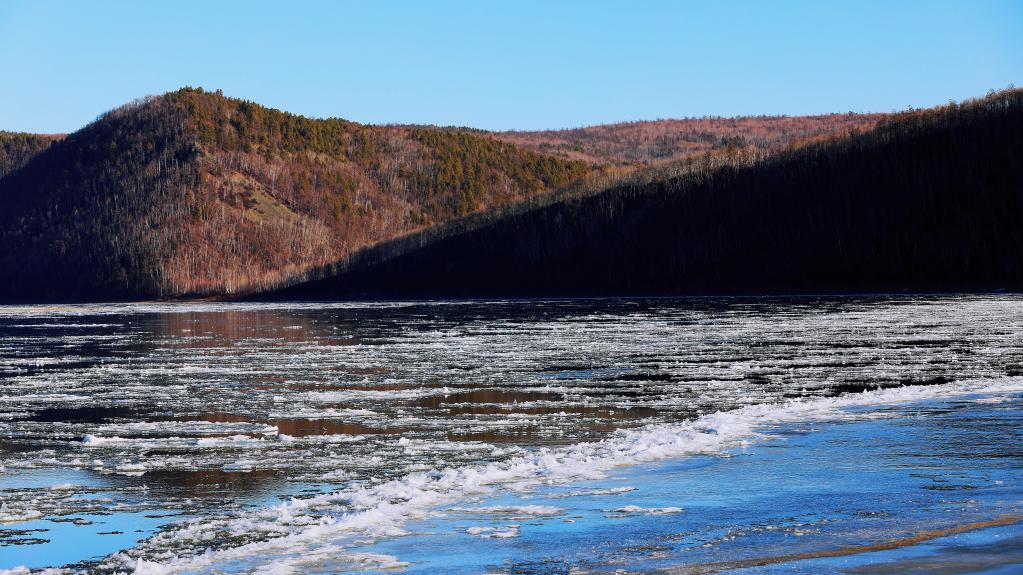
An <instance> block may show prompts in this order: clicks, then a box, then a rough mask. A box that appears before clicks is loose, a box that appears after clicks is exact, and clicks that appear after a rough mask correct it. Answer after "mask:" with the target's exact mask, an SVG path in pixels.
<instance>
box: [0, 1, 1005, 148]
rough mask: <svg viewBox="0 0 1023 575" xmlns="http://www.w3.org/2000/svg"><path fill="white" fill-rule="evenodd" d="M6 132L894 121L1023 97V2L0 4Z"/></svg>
mask: <svg viewBox="0 0 1023 575" xmlns="http://www.w3.org/2000/svg"><path fill="white" fill-rule="evenodd" d="M0 78H2V84H0V129H7V130H20V131H33V132H67V131H72V130H75V129H77V128H79V127H81V126H82V125H84V124H86V123H87V122H89V121H91V120H92V119H94V118H95V116H96V115H98V114H99V113H101V112H103V111H105V110H108V109H110V108H113V107H115V106H118V105H120V104H122V103H124V102H126V101H129V100H131V99H134V98H136V97H139V96H143V95H146V94H157V93H162V92H165V91H168V90H172V89H176V88H179V87H181V86H185V85H191V86H203V87H204V88H207V89H217V88H220V89H223V90H224V92H225V93H226V94H228V95H231V96H238V97H242V98H246V99H249V100H254V101H256V102H259V103H262V104H266V105H270V106H273V107H277V108H282V109H286V110H288V111H292V112H297V113H301V114H305V115H308V116H319V117H324V116H338V117H343V118H348V119H351V120H355V121H360V122H370V123H389V122H401V123H405V122H408V123H431V124H446V125H463V126H474V127H480V128H490V129H510V128H516V129H534V128H558V127H573V126H580V125H586V124H595V123H605V122H613V121H621V120H632V119H653V118H666V117H682V116H701V115H723V116H730V115H742V114H760V113H766V114H809V113H823V112H830V111H843V112H844V111H849V110H853V111H890V110H893V109H903V108H905V107H907V106H910V105H912V106H915V107H923V106H930V105H934V104H939V103H944V102H947V101H948V100H949V99H956V100H959V99H963V98H967V97H971V96H978V95H983V94H984V93H985V92H986V91H987V90H989V89H992V88H995V89H1000V88H1004V87H1006V86H1008V85H1009V84H1010V83H1015V84H1019V85H1023V1H1019V0H1008V1H994V0H992V1H985V0H964V1H942V0H928V1H911V0H887V1H880V2H878V1H864V0H856V1H842V0H816V1H806V2H796V1H767V0H764V1H736V2H728V1H725V0H716V1H707V2H684V1H682V0H675V1H670V0H669V1H664V2H655V1H649V2H642V1H624V0H623V1H622V2H599V1H595V0H594V1H563V2H558V1H555V0H538V1H528V0H507V1H502V2H497V1H495V0H489V1H488V0H478V1H476V2H469V1H443V0H422V1H409V2H386V1H377V0H361V1H359V2H342V1H325V2H301V1H290V2H285V1H283V0H282V1H279V2H259V1H255V0H245V1H236V2H230V1H214V0H204V1H201V2H193V1H190V0H173V1H164V2H155V1H153V2H150V1H131V2H128V1H113V0H96V1H85V0H81V1H49V0H25V1H22V0H0Z"/></svg>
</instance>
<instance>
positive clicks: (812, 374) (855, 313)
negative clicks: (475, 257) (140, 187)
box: [0, 295, 1023, 574]
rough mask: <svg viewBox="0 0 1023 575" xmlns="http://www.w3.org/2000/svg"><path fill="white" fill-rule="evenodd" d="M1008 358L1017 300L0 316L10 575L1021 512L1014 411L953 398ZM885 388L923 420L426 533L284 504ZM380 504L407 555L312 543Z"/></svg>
mask: <svg viewBox="0 0 1023 575" xmlns="http://www.w3.org/2000/svg"><path fill="white" fill-rule="evenodd" d="M1021 333H1023V298H1020V297H1018V296H1013V295H999V296H941V297H939V296H934V297H916V296H913V297H882V296H878V297H858V298H843V297H835V298H776V299H758V298H720V299H713V298H696V299H681V300H672V299H643V300H635V301H627V300H581V301H497V302H407V303H378V304H289V303H280V304H160V305H152V304H138V305H136V304H131V305H122V304H115V305H89V306H64V307H46V306H29V307H3V306H0V505H3V507H2V508H0V569H3V568H10V567H15V566H19V565H23V566H28V567H32V568H42V567H60V566H69V569H71V571H74V570H75V569H83V570H85V571H87V572H95V573H112V572H125V571H128V572H130V571H132V570H133V569H134V567H135V565H136V564H139V565H143V568H142V569H140V570H139V572H141V573H145V572H149V571H147V570H156V569H157V567H156V566H155V565H157V564H159V566H160V567H159V569H165V570H166V572H171V573H227V572H257V571H260V570H277V571H279V572H289V570H291V571H292V572H308V573H337V572H376V571H381V570H385V571H395V570H397V571H404V572H408V573H438V572H440V573H485V572H486V573H509V574H510V573H569V572H573V571H574V572H580V571H584V572H592V573H604V572H608V573H610V572H615V571H616V570H618V569H624V570H626V571H629V572H647V571H651V570H654V571H656V570H660V569H667V570H669V572H671V570H675V571H678V572H687V571H686V569H689V571H688V572H701V571H700V570H701V569H702V570H703V572H706V571H707V570H708V569H709V568H707V567H702V566H705V565H706V564H710V563H714V564H719V568H720V566H721V564H723V563H724V564H727V563H728V562H736V561H745V560H750V559H757V558H772V557H780V556H784V555H792V554H802V553H816V552H821V551H828V550H833V549H837V548H841V547H844V546H850V545H869V544H875V543H879V542H883V541H886V540H891V539H894V538H903V537H912V536H914V535H916V534H919V533H922V532H926V531H929V530H933V529H945V528H954V527H956V526H959V525H965V524H968V523H972V522H981V521H988V520H991V519H993V518H996V517H1000V516H1004V515H1007V514H1021V515H1023V509H1020V507H1021V506H1023V503H1021V502H1023V494H1021V491H1020V490H1021V486H1023V482H1021V479H1023V478H1021V475H1020V468H1021V466H1023V451H1021V450H1023V448H1021V446H1023V441H1021V440H1023V435H1021V429H1023V426H1021V418H1020V413H1021V411H1020V408H1021V406H1023V405H1021V400H1020V398H1019V396H1018V393H1017V391H1008V392H999V393H992V394H991V395H989V396H984V397H944V396H943V394H944V393H946V391H948V392H949V393H951V392H953V391H955V389H956V386H957V385H959V384H960V383H964V382H965V383H968V382H993V383H994V384H998V383H999V382H1005V381H1017V380H1019V377H1020V376H1021V375H1023V338H1020V337H1019V334H1021ZM965 383H964V384H965ZM900 386H909V388H910V389H920V390H934V393H933V394H932V395H931V396H928V397H927V398H926V399H925V400H924V401H917V402H904V401H899V402H895V403H893V404H891V405H887V406H870V405H864V406H860V407H856V406H850V407H847V408H845V413H846V414H853V415H855V417H852V418H845V419H841V420H835V419H834V418H831V419H822V420H810V419H807V420H805V421H800V420H798V419H797V420H796V421H788V422H787V423H784V424H776V425H772V426H771V427H769V428H765V429H761V430H760V431H761V432H762V433H764V434H765V436H764V437H760V438H753V437H750V438H747V439H748V440H749V441H748V443H747V444H746V445H744V446H736V445H733V444H728V446H727V448H726V449H725V452H724V453H719V452H713V453H710V454H704V455H697V456H686V457H673V458H669V459H667V460H663V461H659V462H655V463H641V464H634V465H623V466H620V467H616V468H613V469H612V470H611V471H610V472H609V473H607V475H606V477H604V478H602V479H599V480H590V481H580V480H578V479H572V480H571V481H567V482H566V481H563V480H561V479H556V480H552V481H551V484H549V485H548V484H546V483H545V480H546V478H545V477H543V476H539V477H534V478H531V479H532V480H534V483H533V484H531V485H530V486H528V488H522V486H516V489H518V491H515V490H511V489H509V488H508V487H509V486H500V485H496V486H491V487H492V488H493V490H492V492H491V493H490V494H488V495H487V496H486V497H483V498H480V496H478V495H471V494H467V495H464V496H463V495H460V494H458V493H455V494H454V495H451V494H447V495H446V497H447V498H448V499H450V498H452V497H453V498H454V500H453V501H448V500H447V499H445V502H444V503H442V504H440V505H439V506H438V507H437V508H431V509H428V510H423V509H418V508H416V509H412V508H409V509H407V510H406V509H404V508H403V507H402V505H403V504H404V502H403V500H402V496H401V495H400V494H398V495H395V496H394V500H393V501H385V500H376V501H375V502H371V503H366V504H365V505H364V506H363V507H359V506H358V505H356V504H355V503H353V502H352V501H349V500H347V499H346V498H345V496H339V497H338V498H337V499H336V500H329V501H326V502H323V503H319V504H317V505H315V506H312V507H310V508H308V509H306V508H304V507H302V505H295V506H293V507H281V504H282V503H285V502H288V501H291V500H292V498H298V499H299V500H300V502H301V501H306V500H308V498H310V497H313V496H315V495H317V494H322V493H331V492H336V493H340V494H348V493H353V492H354V491H353V490H357V489H359V488H360V486H363V487H366V486H368V487H372V486H377V485H387V484H388V483H389V482H398V483H399V484H400V482H402V481H403V480H404V479H405V478H408V477H410V474H416V473H423V472H428V471H430V470H443V469H466V468H472V467H473V466H484V465H489V464H501V463H504V462H509V461H516V460H517V458H523V457H528V456H530V455H531V454H535V453H537V452H538V450H542V449H561V448H568V447H571V446H574V445H575V446H577V445H582V444H586V443H589V442H599V441H601V440H606V439H607V438H609V437H614V436H615V435H614V434H615V433H616V430H623V429H624V430H628V429H633V430H635V429H646V428H648V426H649V428H650V429H663V428H665V426H672V425H677V424H679V423H680V422H686V421H690V420H693V419H696V418H700V417H701V416H705V415H706V414H708V413H713V412H715V411H723V412H732V411H734V410H739V409H742V408H744V407H747V406H756V405H767V406H775V405H780V404H783V403H784V402H786V401H789V400H793V399H796V400H800V401H817V400H827V398H833V397H847V396H849V394H857V393H859V392H861V391H863V390H865V389H866V390H871V389H877V388H884V389H897V388H899V387H900ZM996 387H997V385H996ZM1017 387H1018V386H1017ZM953 395H954V394H953ZM637 449H639V448H637ZM622 459H623V462H624V463H629V462H630V461H629V459H630V458H629V457H623V458H622ZM634 459H635V462H639V461H645V460H646V458H645V456H644V454H643V453H637V454H636V457H635V458H634ZM635 462H633V463H635ZM520 479H523V478H520ZM526 479H529V478H526ZM626 488H628V490H626ZM616 489H617V490H618V491H616V492H611V493H607V494H603V495H587V494H586V493H588V492H589V491H592V490H603V491H605V492H607V491H608V490H616ZM588 490H589V491H588ZM569 494H572V496H567V495H569ZM390 504H393V505H394V506H395V509H392V511H393V512H394V515H392V516H390V517H389V518H387V521H389V522H391V523H393V525H391V524H390V523H389V524H388V525H390V527H393V528H395V529H405V530H406V531H408V532H410V534H407V535H404V536H394V535H393V534H391V535H386V534H384V535H382V534H381V533H379V532H377V531H374V529H373V528H374V527H380V525H364V526H363V527H362V528H357V529H351V530H347V531H346V530H340V529H335V530H329V529H328V530H326V531H325V532H324V533H323V534H317V533H318V532H317V530H316V528H317V525H320V524H321V523H323V524H325V525H328V526H329V525H332V524H333V523H335V522H343V521H344V520H345V519H346V518H348V517H351V516H352V514H353V513H356V514H357V513H361V512H365V511H367V510H368V511H373V510H374V509H376V507H374V506H377V507H386V506H387V505H390ZM536 506H541V507H536ZM518 507H525V508H526V510H525V511H523V510H515V509H513V508H518ZM495 508H498V509H495ZM500 508H505V509H500ZM674 508H680V510H678V511H677V512H676V510H675V509H674ZM481 509H483V510H481ZM530 509H531V510H530ZM538 509H539V511H538ZM651 510H659V511H656V512H655V511H651ZM406 512H407V513H406ZM403 513H405V515H402V514H403ZM382 521H383V520H382ZM190 522H191V523H190ZM239 526H241V527H239ZM285 536H287V537H291V538H293V539H294V541H293V542H292V543H289V544H288V545H283V546H282V545H279V542H280V541H281V540H282V538H285ZM289 541H290V540H289ZM1020 542H1023V533H1021V530H1020V528H1019V526H1018V525H1009V526H1002V527H994V528H989V529H984V530H979V531H973V532H969V533H961V534H957V535H952V536H949V537H943V538H940V539H935V540H929V541H924V542H921V543H918V544H915V545H912V546H908V547H904V548H900V549H897V550H891V551H882V552H874V553H864V554H857V555H851V556H845V557H836V558H820V559H805V560H801V561H796V562H791V561H790V562H786V563H778V564H773V563H772V564H770V565H765V566H761V567H756V568H746V569H745V572H752V573H791V572H804V573H862V574H869V573H878V574H884V573H899V572H939V573H988V572H990V573H1002V572H1006V573H1010V572H1023V567H1021V565H1023V558H1020V557H1019V556H1018V553H1017V552H1018V548H1019V547H1020V545H1018V544H1017V543H1020ZM207 550H209V555H208V557H209V560H208V561H207V560H206V559H204V558H205V557H207V555H206V553H207ZM139 560H142V561H143V563H137V561H139ZM145 562H151V564H152V566H151V567H146V566H145V565H149V563H145ZM75 566H77V567H75ZM733 566H734V564H733ZM914 570H915V571H914Z"/></svg>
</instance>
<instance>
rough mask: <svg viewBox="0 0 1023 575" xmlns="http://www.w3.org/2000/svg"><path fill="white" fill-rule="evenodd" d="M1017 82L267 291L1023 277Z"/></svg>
mask: <svg viewBox="0 0 1023 575" xmlns="http://www.w3.org/2000/svg"><path fill="white" fill-rule="evenodd" d="M1021 160H1023V91H1021V90H1008V91H1004V92H1000V93H995V94H992V95H989V96H988V97H986V98H983V99H980V100H974V101H968V102H964V103H962V104H949V105H947V106H942V107H938V108H934V109H929V110H918V111H910V112H905V113H902V114H898V115H894V116H890V117H886V118H882V119H881V120H880V121H879V122H878V123H877V125H876V126H875V127H873V128H872V129H870V130H868V131H863V132H859V133H853V134H850V135H847V136H845V137H828V138H818V139H817V140H814V141H810V142H807V143H805V144H803V145H800V146H794V147H790V148H787V149H785V150H783V151H780V152H776V153H756V152H755V151H748V152H747V153H743V154H731V153H729V154H719V155H712V156H707V157H704V158H703V159H701V160H699V161H696V160H694V159H692V158H691V159H689V160H688V161H685V162H677V163H674V164H671V165H667V166H662V167H660V168H659V169H652V170H646V171H643V172H639V173H636V174H634V175H632V176H629V177H625V178H619V179H617V180H615V179H611V180H609V181H608V183H607V184H606V185H604V186H603V187H595V188H589V189H584V190H582V191H580V192H579V193H575V194H568V195H564V196H561V197H556V198H550V199H548V201H545V202H539V203H534V204H532V205H527V206H521V205H520V206H519V207H517V208H515V209H507V210H495V211H493V212H491V213H488V214H481V215H477V216H474V217H470V218H463V219H460V220H456V221H453V222H451V223H449V224H447V225H444V226H440V227H438V228H434V229H431V230H427V231H425V232H422V233H418V234H413V235H412V236H409V237H406V238H401V239H398V240H395V241H392V242H386V243H384V244H381V245H379V246H376V247H374V248H372V249H370V250H366V251H364V252H363V253H362V254H360V257H359V258H357V259H354V260H353V261H352V262H351V263H350V264H349V265H347V266H345V267H343V268H341V269H338V270H336V271H337V273H336V275H335V276H334V277H332V278H328V279H324V280H321V281H317V282H310V283H307V284H304V285H298V286H294V287H293V288H291V289H288V290H284V291H282V292H280V293H278V294H275V297H285V298H296V297H317V298H323V297H353V296H354V297H366V296H368V297H409V296H424V295H425V296H443V297H451V296H540V295H544V296H548V295H550V296H579V295H636V294H697V293H821V292H864V291H867V292H869V291H893V290H894V291H898V290H914V291H955V290H990V289H1000V288H1008V289H1020V288H1021V287H1023V227H1020V226H1019V220H1020V218H1021V217H1023V161H1021Z"/></svg>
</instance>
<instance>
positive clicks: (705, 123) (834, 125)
mask: <svg viewBox="0 0 1023 575" xmlns="http://www.w3.org/2000/svg"><path fill="white" fill-rule="evenodd" d="M883 117H884V115H883V114H853V113H848V114H827V115H823V116H747V117H738V118H718V117H707V118H685V119H678V120H654V121H646V122H625V123H620V124H606V125H601V126H589V127H585V128H575V129H571V130H545V131H536V132H495V133H493V137H495V138H497V139H499V140H502V141H504V142H508V143H509V144H515V145H516V146H521V147H524V148H528V149H531V150H534V151H537V152H541V153H544V154H551V155H554V156H558V157H561V158H566V159H572V160H583V161H587V162H591V163H598V164H613V165H628V164H636V163H640V164H653V163H658V162H667V161H672V160H679V159H683V158H688V157H692V156H695V155H697V154H704V153H714V152H719V151H727V150H729V149H732V150H735V149H755V150H757V151H761V152H768V153H770V152H777V151H780V150H783V149H785V148H787V147H789V146H793V145H796V144H799V143H800V142H802V141H805V140H811V139H816V138H819V137H821V136H828V135H842V136H847V135H850V134H855V133H858V132H862V131H865V130H869V129H870V128H872V127H874V125H875V124H876V123H877V122H878V121H879V120H880V119H881V118H883Z"/></svg>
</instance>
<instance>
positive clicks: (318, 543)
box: [103, 377, 1023, 573]
mask: <svg viewBox="0 0 1023 575" xmlns="http://www.w3.org/2000/svg"><path fill="white" fill-rule="evenodd" d="M1020 392H1023V378H1020V377H1011V378H1003V379H998V380H986V381H973V382H960V383H949V384H941V385H933V386H911V387H901V388H894V389H884V390H875V391H867V392H863V393H857V394H847V395H843V396H839V397H834V398H817V399H800V400H792V401H788V402H785V403H776V404H760V405H750V406H746V407H742V408H739V409H736V410H733V411H728V412H717V413H712V414H708V415H704V416H702V417H699V418H696V419H693V420H689V421H685V422H681V423H673V424H652V425H647V426H645V427H641V428H636V429H630V430H619V431H617V432H615V433H614V434H612V435H611V436H609V437H607V438H606V439H603V440H601V441H595V442H588V443H579V444H575V445H571V446H567V447H561V448H542V449H537V450H535V451H532V452H529V453H528V454H526V455H521V456H517V457H513V458H510V459H508V460H505V461H500V462H493V463H487V464H480V465H470V466H465V467H458V468H445V469H440V470H430V471H424V472H416V473H412V474H409V475H407V476H405V477H403V478H400V479H395V480H391V481H386V482H381V483H372V482H371V483H367V484H358V485H355V486H353V487H351V488H347V489H344V490H341V491H338V492H334V493H330V494H323V495H317V496H313V497H310V498H306V499H292V500H291V501H289V502H286V503H282V504H279V505H275V506H272V507H268V508H264V509H261V510H258V511H253V512H245V513H240V514H239V515H237V516H234V517H230V518H224V519H216V518H203V519H200V520H192V521H186V522H182V523H180V524H177V525H176V526H174V527H173V528H171V529H168V530H166V531H163V532H161V533H159V534H157V535H155V536H153V537H152V538H150V539H149V540H147V541H144V542H143V543H142V544H141V545H140V546H139V547H137V548H135V549H131V550H128V551H126V552H121V553H118V554H115V555H113V556H111V557H109V558H108V559H107V560H106V561H105V562H104V565H103V566H104V567H107V568H112V569H125V570H134V571H135V572H136V573H186V572H189V573H191V572H204V571H209V570H212V569H217V568H218V565H223V564H225V563H229V562H230V563H232V565H237V564H238V563H236V562H240V563H242V564H244V565H246V567H244V569H246V570H252V569H258V570H259V571H260V572H264V570H265V572H285V571H280V570H278V569H279V568H280V569H285V570H286V569H287V565H291V564H292V563H293V562H294V561H295V560H296V559H295V558H296V556H301V557H303V558H306V559H308V558H309V557H314V556H316V555H317V554H318V553H320V552H321V551H322V550H323V549H327V548H330V549H335V550H336V549H338V546H340V547H341V548H346V547H347V546H351V545H354V544H355V543H356V538H357V537H364V536H367V535H368V536H370V537H390V536H400V535H405V534H407V531H406V529H405V525H406V524H407V523H408V522H409V521H413V520H417V519H424V518H427V517H430V516H431V515H435V514H438V513H441V512H442V510H443V508H444V507H445V506H450V505H454V504H457V503H458V502H460V501H464V500H465V499H467V498H469V497H473V496H482V495H491V494H494V493H495V492H497V491H498V490H501V489H512V490H528V489H531V488H534V487H538V486H541V485H550V484H567V483H571V482H575V481H582V480H590V479H599V478H602V477H605V476H606V474H607V473H608V472H609V471H610V470H612V469H613V468H615V467H617V466H622V465H635V464H640V463H646V462H653V461H659V460H664V459H669V458H677V457H683V456H689V455H698V454H723V453H725V452H727V451H728V450H730V449H734V448H736V447H739V446H742V445H744V444H747V443H748V442H750V441H752V440H755V439H756V438H757V437H759V436H762V435H763V434H765V433H768V432H769V428H770V427H771V426H774V425H781V424H787V423H794V422H811V421H834V420H853V419H857V418H863V417H881V416H893V415H896V414H897V412H894V411H888V412H881V411H880V410H876V409H875V410H872V409H871V408H875V407H883V406H890V405H897V404H903V403H908V402H917V401H925V400H934V399H946V398H955V397H959V398H965V397H966V396H990V395H997V394H1015V393H1020ZM622 509H623V510H624V509H627V508H626V507H623V508H622ZM638 509H639V508H637V510H638ZM642 512H657V513H669V512H671V513H674V512H677V510H675V509H669V508H659V509H643V510H642ZM483 533H484V532H482V531H481V532H480V533H479V534H480V535H482V534H483ZM494 533H496V532H494ZM491 536H495V535H491ZM229 537H244V538H247V540H248V541H251V542H250V543H245V544H241V545H238V546H235V547H220V548H216V547H213V546H211V544H212V543H214V542H215V541H217V540H218V538H220V539H221V540H222V539H223V538H229ZM190 549H191V550H192V551H189V550H190ZM140 557H142V558H143V559H142V560H141V561H140V559H139V558H140ZM306 559H303V560H306Z"/></svg>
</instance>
